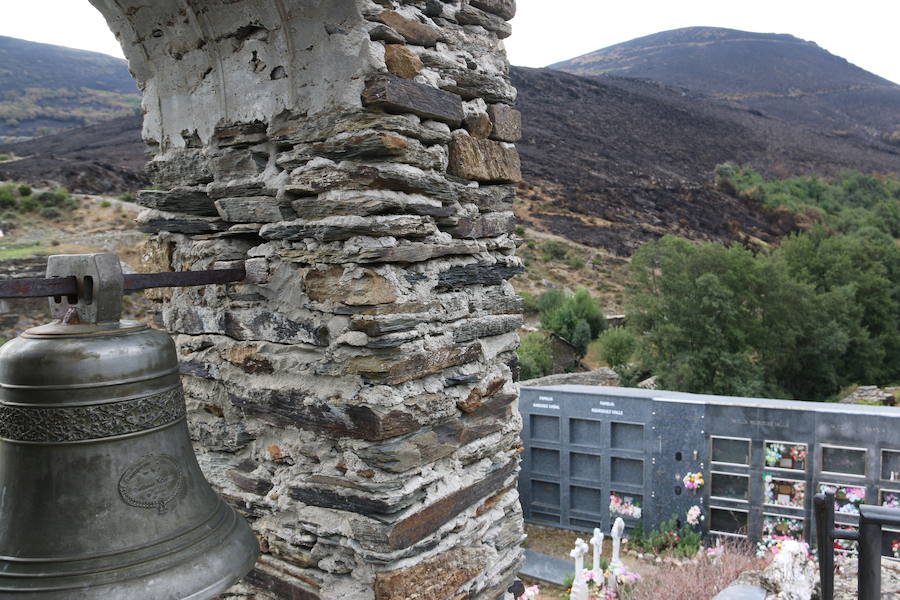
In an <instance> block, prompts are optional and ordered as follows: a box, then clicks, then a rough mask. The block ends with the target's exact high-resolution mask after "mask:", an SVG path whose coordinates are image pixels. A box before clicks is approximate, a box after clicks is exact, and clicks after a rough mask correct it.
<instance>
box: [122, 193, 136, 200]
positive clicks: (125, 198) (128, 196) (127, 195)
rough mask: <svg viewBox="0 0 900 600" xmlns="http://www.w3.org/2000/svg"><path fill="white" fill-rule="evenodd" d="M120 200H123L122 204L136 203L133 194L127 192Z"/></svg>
mask: <svg viewBox="0 0 900 600" xmlns="http://www.w3.org/2000/svg"><path fill="white" fill-rule="evenodd" d="M119 200H121V201H122V202H134V200H135V198H134V194H132V193H131V192H126V193H124V194H122V195H121V196H119Z"/></svg>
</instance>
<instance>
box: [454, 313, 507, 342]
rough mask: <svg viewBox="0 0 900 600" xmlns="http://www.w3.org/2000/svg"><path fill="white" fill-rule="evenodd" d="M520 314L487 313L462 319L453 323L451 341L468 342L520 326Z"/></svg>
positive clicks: (500, 333)
mask: <svg viewBox="0 0 900 600" xmlns="http://www.w3.org/2000/svg"><path fill="white" fill-rule="evenodd" d="M522 323H523V320H522V316H521V315H488V316H484V317H472V318H469V319H463V320H461V321H460V322H458V323H455V324H454V327H453V341H455V342H469V341H471V340H477V339H481V338H485V337H491V336H495V335H502V334H504V333H509V332H510V331H515V330H517V329H518V328H519V327H521V326H522Z"/></svg>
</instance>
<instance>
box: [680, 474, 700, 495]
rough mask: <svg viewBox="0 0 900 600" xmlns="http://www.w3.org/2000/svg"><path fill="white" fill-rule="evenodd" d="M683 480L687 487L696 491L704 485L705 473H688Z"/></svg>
mask: <svg viewBox="0 0 900 600" xmlns="http://www.w3.org/2000/svg"><path fill="white" fill-rule="evenodd" d="M681 481H682V483H683V484H684V487H685V489H688V490H694V491H696V490H699V489H700V488H701V487H703V483H704V481H703V473H700V472H697V473H687V474H686V475H685V476H684V479H682V480H681Z"/></svg>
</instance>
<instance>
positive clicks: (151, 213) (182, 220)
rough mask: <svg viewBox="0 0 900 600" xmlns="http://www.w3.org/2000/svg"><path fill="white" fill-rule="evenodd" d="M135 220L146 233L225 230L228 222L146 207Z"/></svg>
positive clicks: (197, 232)
mask: <svg viewBox="0 0 900 600" xmlns="http://www.w3.org/2000/svg"><path fill="white" fill-rule="evenodd" d="M136 221H137V222H138V223H139V224H140V227H141V231H144V232H147V233H160V232H162V231H169V232H172V233H188V234H200V233H215V232H217V231H225V230H226V229H228V227H229V226H230V224H229V223H226V222H225V221H223V220H221V219H218V218H212V217H200V216H196V215H187V214H179V213H170V212H163V211H159V210H153V209H146V210H144V211H142V212H141V213H140V214H139V215H138V216H137V219H136Z"/></svg>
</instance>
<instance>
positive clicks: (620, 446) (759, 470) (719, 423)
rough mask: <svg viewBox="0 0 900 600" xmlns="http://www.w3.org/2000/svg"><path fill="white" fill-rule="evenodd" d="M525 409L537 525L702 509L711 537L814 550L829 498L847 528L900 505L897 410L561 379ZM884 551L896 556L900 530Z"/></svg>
mask: <svg viewBox="0 0 900 600" xmlns="http://www.w3.org/2000/svg"><path fill="white" fill-rule="evenodd" d="M519 410H520V411H521V413H522V418H523V433H522V437H523V439H524V441H525V453H524V459H523V463H522V464H523V467H522V474H521V476H520V479H519V494H520V497H521V499H522V506H523V509H524V514H525V518H526V521H528V522H532V523H535V524H540V525H550V526H555V527H561V528H566V529H575V530H579V531H591V530H592V529H593V527H595V526H597V525H599V526H600V527H601V529H603V530H609V528H610V527H611V525H612V523H613V522H614V521H615V519H616V518H618V517H621V518H622V519H623V520H624V521H625V524H626V526H627V527H628V528H629V529H631V528H634V527H635V526H637V525H638V524H641V525H642V526H643V528H644V530H645V531H649V530H650V529H655V528H656V527H658V526H659V524H660V523H662V522H663V521H666V520H668V519H670V518H672V517H673V516H674V517H677V518H678V519H680V521H681V522H682V523H683V522H684V521H685V516H686V514H687V511H688V510H689V509H690V508H691V507H692V506H699V507H700V508H701V510H702V514H703V515H704V516H705V519H704V520H703V521H702V524H701V526H702V529H703V532H704V533H706V534H710V535H713V536H724V537H735V538H748V539H750V540H753V541H758V542H763V543H764V544H765V543H771V542H773V541H774V540H776V539H784V538H793V539H798V540H806V541H810V542H812V541H814V539H815V532H814V519H813V518H812V497H813V496H814V495H815V494H817V493H819V492H821V491H825V490H831V491H834V492H835V513H836V517H835V518H836V522H837V523H838V525H839V526H840V527H844V528H849V529H855V528H856V527H857V526H858V521H859V505H860V504H862V503H867V504H880V505H883V506H890V507H895V508H896V507H900V410H898V409H895V408H891V407H883V406H864V405H847V404H824V403H814V402H795V401H786V400H771V399H762V398H734V397H727V396H709V395H698V394H683V393H678V392H667V391H660V390H641V389H632V388H619V387H593V386H580V385H559V386H549V387H523V388H522V390H521V402H520V405H519ZM691 488H693V489H691ZM845 546H846V549H847V550H852V549H853V548H854V546H853V544H852V543H850V542H846V543H845ZM883 552H884V554H885V555H886V556H893V557H895V558H900V531H890V530H888V531H886V533H885V536H884V547H883Z"/></svg>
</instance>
